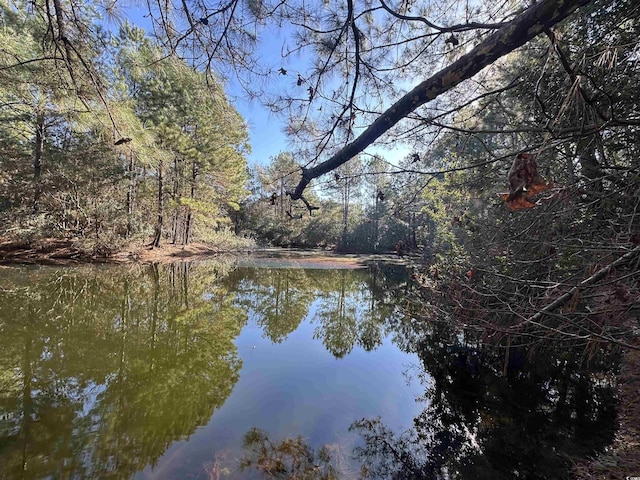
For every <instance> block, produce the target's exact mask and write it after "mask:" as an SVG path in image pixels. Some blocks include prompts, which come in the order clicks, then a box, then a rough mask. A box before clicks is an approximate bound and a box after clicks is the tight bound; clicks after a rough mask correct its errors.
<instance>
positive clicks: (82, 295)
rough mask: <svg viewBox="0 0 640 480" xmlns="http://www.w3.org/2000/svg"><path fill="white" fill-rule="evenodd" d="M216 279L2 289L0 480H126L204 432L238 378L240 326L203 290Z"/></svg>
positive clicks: (155, 271) (85, 274)
mask: <svg viewBox="0 0 640 480" xmlns="http://www.w3.org/2000/svg"><path fill="white" fill-rule="evenodd" d="M220 268H221V267H214V266H212V265H208V266H207V265H204V264H201V265H198V266H195V265H193V266H191V267H190V266H188V265H186V264H175V265H168V266H163V267H159V266H150V267H132V268H130V269H129V270H128V271H123V269H122V268H117V269H111V268H83V269H78V270H76V271H71V272H69V271H67V273H65V274H57V273H54V272H52V271H51V270H46V271H44V272H46V273H42V274H38V275H39V278H38V279H37V281H34V277H33V276H30V277H29V279H28V280H27V281H29V282H30V284H29V285H27V286H20V284H19V281H20V280H19V279H13V278H12V279H6V280H7V288H3V290H4V292H3V294H2V297H3V298H2V304H3V308H2V309H1V310H0V329H1V330H2V335H0V382H2V383H1V384H2V387H3V388H0V391H1V392H2V394H1V395H2V397H0V402H1V403H0V412H1V415H0V438H1V442H0V445H2V448H1V449H0V465H2V466H1V467H0V473H1V475H0V476H3V477H5V476H6V477H9V478H22V477H24V476H27V477H29V478H42V477H46V476H54V477H73V476H76V477H82V478H96V477H101V478H102V477H106V476H113V477H115V478H120V477H123V478H126V477H129V476H130V475H131V474H132V473H134V472H136V471H138V470H140V469H142V468H143V467H144V466H145V465H146V464H147V463H153V462H154V461H155V460H156V459H157V458H159V456H160V455H162V453H164V451H165V449H166V447H167V446H168V445H169V443H170V442H172V441H174V440H177V439H180V438H184V437H185V436H187V435H189V434H191V433H192V432H193V431H194V430H195V428H197V427H198V426H199V425H202V424H203V423H205V422H206V421H207V420H208V419H209V418H210V416H211V414H212V413H213V410H214V409H215V408H216V407H219V406H221V405H222V403H223V402H224V401H225V399H226V398H227V397H228V395H229V394H230V392H231V390H232V388H233V385H234V384H235V383H236V381H237V379H238V371H239V369H240V360H239V359H238V358H237V355H236V349H235V346H234V344H233V339H234V338H235V337H236V336H237V335H238V333H239V332H240V329H241V327H242V325H243V324H244V323H245V321H246V316H245V315H244V314H243V313H242V311H241V310H239V309H238V308H237V307H234V306H233V305H232V296H231V295H229V293H228V292H227V291H225V290H223V289H221V288H220V287H219V286H218V287H214V286H213V280H214V279H216V277H218V276H219V275H220V274H221V273H224V272H221V271H220ZM9 280H11V281H12V282H13V283H11V284H9V283H8V282H9ZM3 287H4V285H3ZM25 326H28V327H29V328H25ZM5 385H6V386H7V387H9V388H6V389H5V388H4V386H5ZM27 468H28V473H27Z"/></svg>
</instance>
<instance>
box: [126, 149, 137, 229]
mask: <svg viewBox="0 0 640 480" xmlns="http://www.w3.org/2000/svg"><path fill="white" fill-rule="evenodd" d="M127 175H128V176H129V188H128V189H127V238H130V237H131V235H133V199H134V196H135V190H136V185H135V176H134V173H133V153H132V152H129V164H128V165H127Z"/></svg>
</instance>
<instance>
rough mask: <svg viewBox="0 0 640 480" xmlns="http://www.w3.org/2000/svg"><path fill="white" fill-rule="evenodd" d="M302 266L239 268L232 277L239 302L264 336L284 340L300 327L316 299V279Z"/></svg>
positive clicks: (230, 278) (230, 281) (231, 281)
mask: <svg viewBox="0 0 640 480" xmlns="http://www.w3.org/2000/svg"><path fill="white" fill-rule="evenodd" d="M307 272H308V271H307V270H302V269H289V268H287V269H281V268H262V269H255V268H238V269H237V270H236V271H234V272H233V273H232V274H231V275H230V276H229V283H230V284H235V285H237V286H235V287H234V288H237V291H238V296H237V302H238V304H239V305H242V306H243V307H244V308H245V309H248V310H249V311H250V312H251V316H252V318H255V319H256V323H257V324H258V326H260V327H261V328H262V329H263V331H264V335H265V337H267V338H269V339H270V340H271V341H272V342H274V343H280V342H282V341H284V340H285V339H286V338H287V337H288V336H289V335H290V334H291V333H292V332H294V331H295V330H296V328H298V325H300V322H302V320H304V318H305V317H306V316H307V313H308V311H309V306H310V305H311V303H312V302H313V299H314V292H315V285H314V283H313V279H312V278H310V276H309V275H308V274H307Z"/></svg>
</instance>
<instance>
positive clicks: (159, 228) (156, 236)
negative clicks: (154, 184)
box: [151, 159, 164, 247]
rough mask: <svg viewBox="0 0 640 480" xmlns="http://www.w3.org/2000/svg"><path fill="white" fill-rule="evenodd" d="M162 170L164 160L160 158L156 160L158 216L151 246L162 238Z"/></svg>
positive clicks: (155, 245)
mask: <svg viewBox="0 0 640 480" xmlns="http://www.w3.org/2000/svg"><path fill="white" fill-rule="evenodd" d="M163 171H164V161H163V160H162V159H160V160H159V161H158V204H157V211H158V218H157V220H156V229H155V232H154V235H153V241H152V242H151V246H152V247H159V246H160V238H162V223H163V221H164V195H163V190H164V183H163V182H164V178H163V173H164V172H163Z"/></svg>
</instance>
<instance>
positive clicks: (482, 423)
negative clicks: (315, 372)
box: [248, 273, 618, 479]
mask: <svg viewBox="0 0 640 480" xmlns="http://www.w3.org/2000/svg"><path fill="white" fill-rule="evenodd" d="M380 275H381V276H380V278H378V279H377V280H373V281H377V287H378V289H377V292H379V294H378V295H377V298H376V301H377V302H378V304H382V305H384V304H385V303H387V302H389V303H390V300H389V299H394V298H396V299H400V298H402V296H403V295H404V294H406V293H407V290H408V289H407V288H406V285H403V284H402V282H400V283H398V282H394V281H393V278H394V276H393V275H390V276H389V277H386V276H385V275H384V273H380ZM345 278H346V277H345ZM387 278H389V279H390V280H391V281H390V282H389V283H386V284H385V280H386V279H387ZM334 280H335V281H336V282H337V288H334V289H333V290H332V291H331V290H330V293H328V294H327V296H326V298H325V299H324V300H329V301H328V302H327V303H326V304H325V306H324V307H322V308H324V309H325V310H324V311H325V312H327V313H326V314H325V316H324V317H321V319H322V320H321V322H326V325H325V324H323V323H321V324H320V325H321V326H322V328H325V333H323V335H324V336H323V337H321V338H323V341H325V342H326V345H327V348H328V349H329V350H331V351H334V350H332V348H336V350H335V351H337V352H338V353H339V352H341V351H348V349H349V346H351V348H352V346H353V342H355V341H356V340H354V339H357V338H358V337H359V336H360V335H362V330H360V329H359V327H360V326H362V324H361V323H358V322H353V321H351V323H349V321H350V320H349V319H350V318H352V317H354V308H355V307H353V305H355V304H360V305H362V299H361V298H358V297H357V295H354V293H353V292H356V291H358V288H357V287H356V286H354V284H350V283H349V282H348V281H346V280H343V279H340V276H335V277H334ZM341 285H344V288H341ZM374 291H375V290H374ZM347 292H350V293H349V294H347ZM350 295H351V296H350ZM356 299H357V300H356ZM351 301H353V303H352V304H351V303H349V302H351ZM341 302H344V303H345V304H344V306H342V305H341ZM350 308H351V310H350ZM358 315H359V314H358ZM344 325H346V327H345V326H344ZM378 328H379V329H383V328H384V329H385V330H386V331H387V332H388V333H390V334H392V335H393V338H394V341H395V342H396V343H397V344H398V345H399V346H401V348H402V349H403V350H405V351H411V352H415V353H416V354H417V355H418V357H419V358H420V360H421V363H422V367H423V368H422V370H423V372H422V373H421V376H422V377H423V378H424V382H425V395H424V400H425V405H426V408H425V409H424V411H423V412H422V413H421V414H420V415H419V416H418V417H417V418H415V420H414V428H412V429H411V430H409V431H407V432H403V433H398V432H392V431H391V430H389V429H388V428H387V427H386V426H385V424H384V418H382V419H361V420H358V421H356V422H354V423H353V425H352V427H351V429H352V430H353V431H356V432H358V433H359V434H360V435H361V437H362V439H363V441H364V444H363V445H362V446H361V447H360V448H358V449H356V451H355V452H354V453H355V454H356V456H357V457H358V458H359V459H360V461H361V462H362V470H361V473H360V477H361V478H393V479H418V478H452V479H453V478H460V479H512V478H533V479H549V478H569V477H570V473H571V465H572V458H576V457H578V458H579V457H585V456H588V455H592V454H594V453H595V452H597V451H602V450H603V448H605V447H606V446H607V445H608V444H610V443H611V441H612V439H613V435H614V431H615V392H614V388H613V374H614V370H615V368H616V367H615V366H616V365H617V362H618V353H617V352H615V351H613V350H601V351H599V352H598V353H594V354H593V355H591V357H590V358H588V359H586V358H584V356H583V355H581V354H582V352H576V351H573V350H572V349H570V348H569V347H567V346H564V347H558V346H549V347H548V348H547V349H546V350H544V351H543V352H539V354H538V355H535V354H530V355H529V354H527V352H526V350H525V349H523V348H517V347H511V348H510V349H509V354H508V355H506V354H505V353H506V352H505V350H504V349H498V348H495V347H491V346H488V345H486V344H483V343H482V342H481V341H480V338H479V337H478V336H477V335H476V334H475V333H473V332H468V331H460V330H458V329H456V328H454V327H453V326H451V325H450V324H448V323H446V322H435V321H429V319H424V318H423V319H421V320H420V321H416V320H412V318H411V316H406V317H399V316H398V315H386V316H384V317H383V321H382V322H381V323H380V324H379V326H378ZM332 329H335V332H341V334H338V333H335V334H334V333H333V332H334V330H332ZM345 332H349V333H348V334H345ZM334 335H335V337H334ZM339 335H342V337H349V340H348V341H347V342H345V343H340V342H338V343H337V345H332V344H331V342H330V341H327V339H332V338H338V337H339ZM340 341H343V339H342V338H341V339H340ZM514 344H515V343H514ZM340 349H342V350H340ZM262 435H267V434H266V433H264V432H262ZM289 441H295V442H301V441H302V440H301V439H298V440H295V439H294V440H291V439H290V440H289ZM282 442H284V441H282ZM257 445H259V446H260V448H258V449H257V450H256V442H254V443H253V444H251V445H250V446H251V448H250V449H249V453H248V458H249V459H250V462H252V463H250V464H251V466H252V467H253V468H255V469H256V470H257V471H259V472H261V473H262V475H263V477H264V478H285V477H278V476H277V475H273V472H272V471H271V470H269V469H268V468H262V467H264V466H269V467H271V466H273V465H282V462H280V463H278V456H280V455H282V453H281V452H278V449H277V448H276V447H277V446H281V445H285V443H278V442H272V441H271V440H269V438H268V436H267V437H266V440H265V439H262V440H261V441H260V442H257ZM264 445H267V446H270V447H269V448H263V447H264ZM307 447H308V446H307ZM293 451H295V452H303V454H302V453H301V455H302V457H304V458H306V459H311V460H309V461H311V462H317V459H315V460H313V458H315V457H314V455H317V452H318V451H314V450H311V452H312V454H311V456H309V455H307V452H308V450H305V449H304V448H302V447H300V448H298V449H294V450H293ZM256 452H258V453H259V454H257V453H256ZM270 456H271V457H270ZM274 456H275V457H274ZM333 460H335V459H331V460H330V462H331V461H333ZM299 461H302V460H299ZM273 462H275V463H273ZM287 465H288V464H286V463H285V464H284V467H282V468H283V470H282V471H287V472H291V470H290V466H287ZM338 475H339V472H338ZM339 476H340V475H339ZM286 478H290V477H286ZM300 478H305V477H300ZM308 478H314V477H308ZM342 478H344V476H343V477H342Z"/></svg>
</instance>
